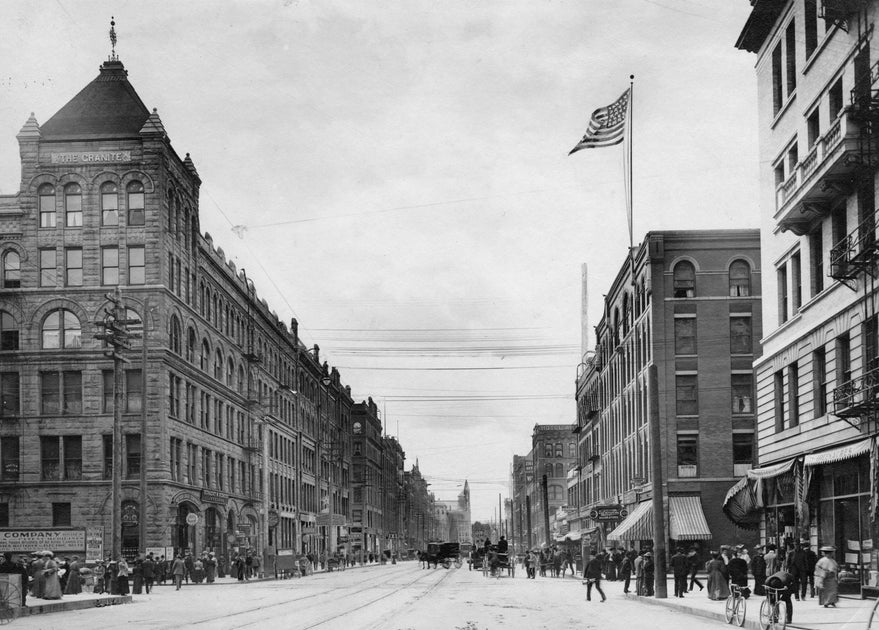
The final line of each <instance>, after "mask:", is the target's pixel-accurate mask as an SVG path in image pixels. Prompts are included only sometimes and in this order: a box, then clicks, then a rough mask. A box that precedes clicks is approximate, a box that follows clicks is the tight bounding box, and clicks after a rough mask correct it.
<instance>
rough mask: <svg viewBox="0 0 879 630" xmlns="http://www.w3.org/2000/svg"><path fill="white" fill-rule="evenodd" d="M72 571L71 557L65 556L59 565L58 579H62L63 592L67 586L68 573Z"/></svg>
mask: <svg viewBox="0 0 879 630" xmlns="http://www.w3.org/2000/svg"><path fill="white" fill-rule="evenodd" d="M69 572H70V558H68V557H67V556H64V558H62V559H61V562H60V563H59V567H58V579H59V580H60V581H61V592H62V593H63V592H64V591H65V589H66V588H67V574H68V573H69Z"/></svg>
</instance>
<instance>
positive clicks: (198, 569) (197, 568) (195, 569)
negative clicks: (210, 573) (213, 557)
mask: <svg viewBox="0 0 879 630" xmlns="http://www.w3.org/2000/svg"><path fill="white" fill-rule="evenodd" d="M203 581H204V563H203V562H202V559H201V558H196V559H195V560H193V562H192V582H193V584H201V583H202V582H203Z"/></svg>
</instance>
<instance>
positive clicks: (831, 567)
mask: <svg viewBox="0 0 879 630" xmlns="http://www.w3.org/2000/svg"><path fill="white" fill-rule="evenodd" d="M820 551H821V554H822V556H823V557H822V558H821V559H820V560H818V562H816V563H815V586H817V587H818V603H819V604H821V605H822V606H824V608H827V607H828V606H832V607H833V608H836V602H838V601H839V564H837V562H836V560H835V559H834V557H833V555H834V553H835V552H836V547H832V546H830V545H825V546H824V547H821V549H820Z"/></svg>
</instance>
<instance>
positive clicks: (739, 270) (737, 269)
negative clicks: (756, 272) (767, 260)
mask: <svg viewBox="0 0 879 630" xmlns="http://www.w3.org/2000/svg"><path fill="white" fill-rule="evenodd" d="M729 294H730V295H731V296H733V297H738V296H745V295H751V266H750V265H749V264H748V263H746V262H745V261H744V260H736V261H734V262H733V264H731V265H730V266H729Z"/></svg>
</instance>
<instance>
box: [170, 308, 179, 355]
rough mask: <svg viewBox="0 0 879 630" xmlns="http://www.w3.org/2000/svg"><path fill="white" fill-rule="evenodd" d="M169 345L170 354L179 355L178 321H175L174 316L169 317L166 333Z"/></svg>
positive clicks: (175, 317)
mask: <svg viewBox="0 0 879 630" xmlns="http://www.w3.org/2000/svg"><path fill="white" fill-rule="evenodd" d="M168 336H169V343H170V345H171V352H173V353H174V354H177V355H179V354H181V353H180V320H179V319H177V316H176V315H172V316H171V324H170V326H169V331H168Z"/></svg>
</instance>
